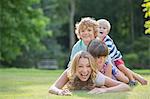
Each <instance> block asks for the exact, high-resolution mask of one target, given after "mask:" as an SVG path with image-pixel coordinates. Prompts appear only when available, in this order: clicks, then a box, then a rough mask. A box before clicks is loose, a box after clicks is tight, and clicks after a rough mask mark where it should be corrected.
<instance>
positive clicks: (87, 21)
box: [75, 17, 99, 39]
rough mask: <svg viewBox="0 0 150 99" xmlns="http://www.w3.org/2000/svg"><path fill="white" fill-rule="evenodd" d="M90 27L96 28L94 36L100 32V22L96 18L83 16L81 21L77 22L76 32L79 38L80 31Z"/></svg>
mask: <svg viewBox="0 0 150 99" xmlns="http://www.w3.org/2000/svg"><path fill="white" fill-rule="evenodd" d="M88 27H92V28H93V30H94V36H95V37H97V35H98V33H99V24H98V23H97V21H96V20H94V18H90V17H85V18H82V19H81V21H80V22H77V23H76V25H75V34H76V35H77V38H78V39H80V35H79V34H80V31H81V30H83V29H86V28H88Z"/></svg>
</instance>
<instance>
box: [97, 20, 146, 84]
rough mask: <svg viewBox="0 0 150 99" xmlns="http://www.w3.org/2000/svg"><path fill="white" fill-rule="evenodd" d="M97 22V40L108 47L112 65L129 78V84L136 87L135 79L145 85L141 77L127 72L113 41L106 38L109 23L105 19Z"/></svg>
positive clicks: (109, 26) (129, 71)
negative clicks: (98, 29) (98, 31)
mask: <svg viewBox="0 0 150 99" xmlns="http://www.w3.org/2000/svg"><path fill="white" fill-rule="evenodd" d="M97 22H98V23H99V28H100V33H99V38H100V39H101V40H102V41H103V42H105V44H106V45H107V46H108V49H109V55H110V57H111V60H112V62H113V63H114V65H115V66H116V67H117V68H118V69H119V70H121V71H122V72H123V73H124V74H125V75H126V76H127V77H128V78H129V80H130V81H129V84H131V85H136V83H137V82H136V81H135V79H136V80H138V81H139V82H140V83H141V84H142V85H146V84H147V81H146V80H145V79H144V78H143V77H141V76H140V75H137V74H135V73H134V72H133V71H131V70H129V69H128V68H127V67H126V66H125V64H124V61H123V59H122V55H121V53H120V51H118V49H117V47H116V46H115V44H114V42H113V40H112V39H111V38H110V37H109V36H108V33H109V32H110V28H111V25H110V23H109V21H107V20H106V19H100V20H98V21H97Z"/></svg>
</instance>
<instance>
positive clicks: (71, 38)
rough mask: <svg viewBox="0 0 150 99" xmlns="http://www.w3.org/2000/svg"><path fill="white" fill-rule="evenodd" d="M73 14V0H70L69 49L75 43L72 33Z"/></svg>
mask: <svg viewBox="0 0 150 99" xmlns="http://www.w3.org/2000/svg"><path fill="white" fill-rule="evenodd" d="M74 14H75V0H70V46H69V47H70V49H71V48H72V46H73V44H74V43H75V34H74Z"/></svg>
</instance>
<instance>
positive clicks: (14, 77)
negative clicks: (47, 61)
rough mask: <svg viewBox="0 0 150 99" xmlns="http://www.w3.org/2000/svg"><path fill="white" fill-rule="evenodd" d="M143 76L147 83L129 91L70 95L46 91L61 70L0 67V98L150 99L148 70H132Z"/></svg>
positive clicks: (78, 92) (149, 73)
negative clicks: (53, 93)
mask: <svg viewBox="0 0 150 99" xmlns="http://www.w3.org/2000/svg"><path fill="white" fill-rule="evenodd" d="M134 71H135V72H137V73H139V74H141V75H142V76H143V77H145V78H146V79H147V80H148V81H149V84H148V85H145V86H142V85H140V84H139V85H138V86H136V87H134V88H132V90H131V91H129V92H118V93H103V94H98V95H88V94H87V92H85V91H76V92H73V95H72V96H57V95H52V94H49V93H48V87H49V86H50V85H52V84H53V83H54V81H55V80H56V79H57V77H58V76H59V75H60V74H61V73H62V72H63V70H37V69H16V68H11V69H0V99H150V70H134Z"/></svg>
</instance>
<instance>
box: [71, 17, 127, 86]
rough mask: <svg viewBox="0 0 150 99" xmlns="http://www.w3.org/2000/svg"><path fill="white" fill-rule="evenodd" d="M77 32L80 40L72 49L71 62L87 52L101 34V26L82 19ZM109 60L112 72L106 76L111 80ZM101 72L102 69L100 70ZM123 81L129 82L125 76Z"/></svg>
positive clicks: (93, 21)
mask: <svg viewBox="0 0 150 99" xmlns="http://www.w3.org/2000/svg"><path fill="white" fill-rule="evenodd" d="M75 32H76V35H77V37H78V38H79V41H77V43H76V44H75V45H74V46H73V48H72V52H71V58H70V60H72V58H73V57H74V55H75V54H76V53H77V52H79V51H86V50H87V45H88V44H89V43H90V41H91V40H93V39H95V38H96V37H97V34H98V33H99V24H98V23H97V22H96V21H95V20H94V19H92V18H90V17H86V18H83V19H81V21H80V22H79V23H77V24H76V30H75ZM107 60H108V61H107V66H108V67H109V69H107V70H108V71H110V72H106V73H105V75H106V76H108V77H110V78H111V77H112V64H111V60H110V59H109V57H108V58H107ZM99 70H101V69H100V68H99ZM122 76H123V75H122ZM120 80H121V79H120ZM121 81H123V82H125V83H128V82H129V80H128V79H127V78H126V77H125V76H124V77H122V80H121Z"/></svg>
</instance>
